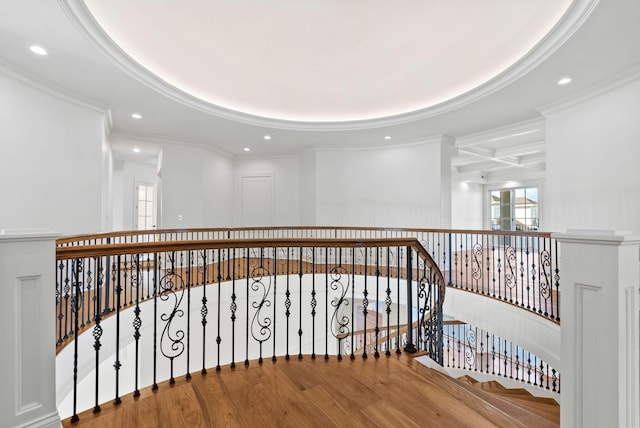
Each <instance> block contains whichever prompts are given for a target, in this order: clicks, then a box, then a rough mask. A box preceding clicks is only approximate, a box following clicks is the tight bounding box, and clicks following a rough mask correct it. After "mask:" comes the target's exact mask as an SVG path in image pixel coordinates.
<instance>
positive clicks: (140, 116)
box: [131, 113, 142, 119]
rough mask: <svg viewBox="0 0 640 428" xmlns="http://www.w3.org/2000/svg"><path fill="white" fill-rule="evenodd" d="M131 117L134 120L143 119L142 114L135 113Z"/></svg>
mask: <svg viewBox="0 0 640 428" xmlns="http://www.w3.org/2000/svg"><path fill="white" fill-rule="evenodd" d="M131 117H132V118H134V119H142V115H141V114H140V113H133V114H132V115H131Z"/></svg>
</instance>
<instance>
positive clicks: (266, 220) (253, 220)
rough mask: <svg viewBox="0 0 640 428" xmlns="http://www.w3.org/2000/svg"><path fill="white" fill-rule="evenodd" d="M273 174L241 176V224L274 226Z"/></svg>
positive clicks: (245, 225) (244, 225)
mask: <svg viewBox="0 0 640 428" xmlns="http://www.w3.org/2000/svg"><path fill="white" fill-rule="evenodd" d="M273 188H274V176H273V174H264V175H251V176H242V177H240V221H241V223H240V226H242V227H252V226H273V211H274V197H273V192H274V190H273Z"/></svg>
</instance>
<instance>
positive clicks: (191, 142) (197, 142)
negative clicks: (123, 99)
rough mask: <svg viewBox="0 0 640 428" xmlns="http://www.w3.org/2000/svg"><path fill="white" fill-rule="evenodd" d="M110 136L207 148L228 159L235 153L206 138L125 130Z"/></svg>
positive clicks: (160, 143) (144, 141) (161, 143)
mask: <svg viewBox="0 0 640 428" xmlns="http://www.w3.org/2000/svg"><path fill="white" fill-rule="evenodd" d="M110 137H111V138H112V139H117V138H119V139H123V140H132V141H139V142H143V143H153V144H159V145H165V144H170V145H177V146H185V147H195V148H200V149H205V150H207V151H209V152H212V153H215V154H217V155H220V156H223V157H226V158H228V159H233V157H234V156H233V154H231V153H228V152H226V151H223V150H220V149H219V148H217V147H215V146H213V145H212V144H211V142H209V141H204V140H195V139H184V138H176V137H171V136H165V135H141V134H130V133H125V132H119V131H116V132H113V133H111V135H110Z"/></svg>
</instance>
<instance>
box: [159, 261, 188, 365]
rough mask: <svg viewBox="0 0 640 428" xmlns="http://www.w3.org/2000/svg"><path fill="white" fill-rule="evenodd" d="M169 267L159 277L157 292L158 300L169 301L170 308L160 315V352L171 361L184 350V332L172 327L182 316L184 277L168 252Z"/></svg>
mask: <svg viewBox="0 0 640 428" xmlns="http://www.w3.org/2000/svg"><path fill="white" fill-rule="evenodd" d="M167 257H168V258H169V262H170V266H171V267H170V268H169V270H168V271H167V272H166V273H165V274H164V275H163V276H162V278H160V284H159V289H158V294H159V296H160V300H162V301H163V302H170V304H169V305H168V307H169V308H171V310H170V311H168V312H165V313H163V314H161V315H160V319H161V320H162V321H164V322H165V325H164V328H163V330H162V335H161V337H160V352H162V355H164V356H165V357H166V358H168V359H170V360H171V361H173V360H174V359H175V358H176V357H179V356H180V355H182V353H183V352H184V350H185V344H184V342H183V340H184V337H185V332H184V330H183V329H182V328H180V327H174V326H173V322H174V321H175V320H176V318H182V317H183V316H184V310H183V309H181V308H180V305H181V303H182V299H183V297H184V291H185V287H184V284H185V282H184V279H183V278H182V276H181V275H180V274H178V273H177V272H176V270H175V255H174V254H168V255H167Z"/></svg>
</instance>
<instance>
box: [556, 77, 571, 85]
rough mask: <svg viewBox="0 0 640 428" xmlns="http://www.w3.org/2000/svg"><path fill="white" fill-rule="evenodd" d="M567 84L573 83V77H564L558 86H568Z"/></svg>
mask: <svg viewBox="0 0 640 428" xmlns="http://www.w3.org/2000/svg"><path fill="white" fill-rule="evenodd" d="M567 83H571V77H563V78H562V79H560V80H558V85H566V84H567Z"/></svg>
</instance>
